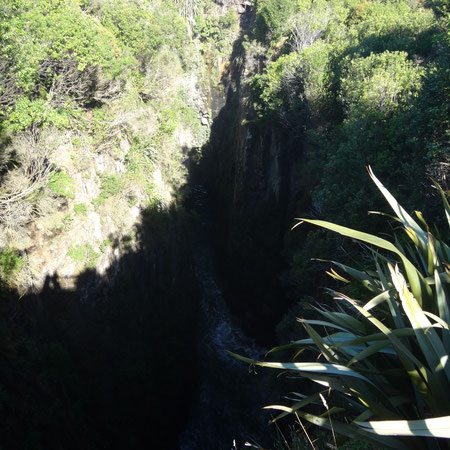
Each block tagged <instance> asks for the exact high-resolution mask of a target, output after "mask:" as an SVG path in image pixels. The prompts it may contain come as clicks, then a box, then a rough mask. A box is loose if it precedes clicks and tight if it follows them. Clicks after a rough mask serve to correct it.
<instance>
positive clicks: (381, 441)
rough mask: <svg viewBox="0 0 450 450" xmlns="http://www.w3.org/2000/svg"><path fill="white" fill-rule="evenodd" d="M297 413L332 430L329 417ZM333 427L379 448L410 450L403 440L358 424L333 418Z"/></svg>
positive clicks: (344, 434)
mask: <svg viewBox="0 0 450 450" xmlns="http://www.w3.org/2000/svg"><path fill="white" fill-rule="evenodd" d="M297 414H298V415H299V416H300V417H301V418H302V419H305V420H307V421H308V422H310V423H312V424H314V425H317V426H319V427H322V428H326V429H327V430H331V425H330V421H329V420H328V419H327V418H324V417H319V416H315V415H314V414H310V413H307V412H304V411H297ZM333 429H334V430H335V432H337V433H338V434H342V435H343V436H347V437H349V438H351V439H364V440H366V441H369V442H372V443H373V444H375V445H377V446H378V448H394V449H398V450H409V447H407V446H405V445H404V444H403V443H402V442H400V441H399V440H397V439H395V438H391V437H388V436H377V435H376V434H373V433H370V432H369V431H366V430H364V429H363V428H358V426H356V425H348V424H346V423H343V422H339V421H337V420H333Z"/></svg>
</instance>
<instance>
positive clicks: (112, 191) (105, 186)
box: [101, 175, 123, 199]
mask: <svg viewBox="0 0 450 450" xmlns="http://www.w3.org/2000/svg"><path fill="white" fill-rule="evenodd" d="M122 188H123V182H122V179H121V178H120V177H119V176H117V175H106V176H104V177H103V178H102V184H101V196H102V197H103V198H105V199H106V198H108V197H112V196H113V195H117V194H118V193H119V192H120V191H121V190H122Z"/></svg>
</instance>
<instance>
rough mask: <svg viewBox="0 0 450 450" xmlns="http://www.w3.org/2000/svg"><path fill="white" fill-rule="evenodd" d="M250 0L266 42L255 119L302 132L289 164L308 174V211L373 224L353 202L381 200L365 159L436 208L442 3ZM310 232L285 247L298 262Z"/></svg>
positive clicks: (441, 133)
mask: <svg viewBox="0 0 450 450" xmlns="http://www.w3.org/2000/svg"><path fill="white" fill-rule="evenodd" d="M256 4H257V6H256V8H257V17H256V24H255V36H256V39H257V40H259V41H260V42H263V43H264V44H265V45H266V46H267V47H268V52H269V58H268V62H267V65H266V68H265V69H264V71H263V73H261V74H260V75H257V76H255V77H254V78H253V80H252V88H253V97H252V98H253V102H254V105H255V108H256V111H257V114H258V121H259V122H260V123H261V124H262V125H264V124H267V123H268V122H269V121H277V122H278V123H280V124H281V125H282V126H283V127H285V128H286V129H287V130H288V133H289V134H290V135H300V136H303V142H304V144H303V148H304V159H303V168H302V169H301V170H300V172H299V176H300V178H303V179H304V180H307V182H306V183H305V187H306V188H308V186H313V189H312V192H311V197H310V198H311V199H310V203H311V209H312V212H313V214H314V215H315V216H319V217H324V218H326V219H327V220H332V221H336V222H338V223H342V224H346V225H348V226H359V227H361V226H362V227H365V228H366V229H368V230H372V231H374V228H373V227H374V226H375V227H377V226H380V223H376V222H375V223H374V221H373V220H372V221H369V220H367V219H366V218H365V217H364V215H362V214H361V211H363V210H367V209H378V208H382V204H380V203H379V201H378V200H376V195H375V191H374V190H373V188H372V187H371V185H370V183H369V182H368V180H367V177H366V176H365V166H367V165H371V166H372V167H373V168H374V171H375V172H376V173H377V174H378V175H379V176H380V178H382V179H383V180H384V182H385V183H387V184H389V185H390V186H393V190H394V193H395V195H396V196H397V197H398V198H399V201H401V202H402V203H403V204H404V205H405V206H406V207H407V209H412V208H418V209H420V210H421V211H422V212H423V213H424V214H425V215H426V216H427V215H428V217H432V216H435V217H439V214H438V210H439V200H438V196H436V195H432V193H431V191H432V190H431V189H430V188H429V185H430V183H429V182H428V181H427V176H432V177H434V178H435V179H436V180H437V181H438V182H441V183H442V182H443V181H444V180H445V174H446V173H448V154H449V153H448V145H449V125H450V123H449V117H450V114H449V110H448V100H449V95H450V93H449V85H450V79H449V70H448V67H449V63H450V61H449V57H450V56H449V55H450V53H449V44H450V41H449V32H448V30H449V22H448V20H449V16H448V10H447V9H446V8H447V7H446V6H445V5H446V3H445V2H434V3H432V4H430V5H424V4H423V3H420V2H408V1H358V0H355V1H352V0H349V1H344V0H336V1H334V0H333V1H320V0H316V1H308V0H305V1H294V0H289V1H277V0H259V1H258V2H257V3H256ZM400 180H401V181H400ZM343 205H345V208H343ZM318 236H323V234H321V233H319V234H318V233H317V232H312V233H311V236H310V237H309V238H307V239H306V242H305V241H302V243H301V244H300V245H301V246H302V247H303V249H306V250H305V251H300V253H299V254H297V255H294V256H293V258H294V261H299V263H298V264H297V268H298V269H299V270H300V269H301V265H302V264H303V261H304V260H305V256H306V254H307V253H308V252H309V257H310V255H311V252H316V254H315V256H322V255H320V254H317V252H319V253H320V252H322V251H323V250H324V249H323V248H319V246H318V244H317V243H314V241H317V237H318ZM331 245H332V244H330V245H329V246H331ZM329 250H330V249H329Z"/></svg>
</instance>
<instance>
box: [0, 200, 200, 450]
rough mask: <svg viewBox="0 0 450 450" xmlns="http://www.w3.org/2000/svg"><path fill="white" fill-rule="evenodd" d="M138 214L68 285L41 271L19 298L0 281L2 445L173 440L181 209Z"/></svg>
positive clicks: (184, 296)
mask: <svg viewBox="0 0 450 450" xmlns="http://www.w3.org/2000/svg"><path fill="white" fill-rule="evenodd" d="M140 219H141V220H140V223H139V224H138V225H136V226H135V230H134V236H133V238H132V239H128V241H127V239H122V240H118V239H116V240H114V239H112V247H116V249H119V248H120V252H119V254H120V256H119V257H117V258H116V260H115V261H114V263H113V264H112V265H111V266H110V267H109V269H107V271H106V273H104V274H99V273H97V272H96V271H95V270H93V269H88V270H85V271H83V272H82V273H81V274H80V275H79V276H78V277H77V279H76V280H75V287H74V288H73V289H64V288H62V287H61V285H63V283H62V281H64V280H61V279H60V278H59V277H58V275H57V274H54V275H49V276H47V278H46V280H45V285H44V287H43V289H42V290H41V291H40V292H36V293H33V294H28V295H25V296H23V297H21V298H19V295H18V294H17V292H15V291H14V290H11V289H7V288H6V287H3V289H2V290H1V297H2V298H1V302H0V342H1V343H0V412H1V416H2V423H1V424H0V449H2V450H3V449H5V450H10V449H11V450H13V449H30V450H31V449H33V450H39V449H46V450H52V449H55V450H56V449H58V450H59V449H64V450H65V449H74V450H75V449H76V450H79V449H81V448H83V449H93V450H97V449H115V448H117V449H124V448H127V449H148V448H167V449H171V448H178V433H179V432H180V431H181V430H182V429H183V428H184V427H185V425H186V419H187V418H186V416H185V414H184V412H183V410H185V409H186V408H187V406H188V405H189V404H190V401H191V399H192V395H193V391H194V389H195V382H196V376H197V375H196V361H195V358H194V357H193V356H192V355H193V354H194V353H195V346H196V344H195V342H196V316H197V287H196V284H195V278H194V274H193V265H192V260H191V256H190V249H189V246H188V240H187V239H186V229H185V220H184V217H183V212H181V211H178V210H176V209H175V208H172V209H171V210H169V211H167V210H160V209H157V208H153V209H149V210H147V211H144V212H143V213H142V215H141V218H140ZM80 239H82V237H81V236H80ZM110 251H114V248H112V249H110Z"/></svg>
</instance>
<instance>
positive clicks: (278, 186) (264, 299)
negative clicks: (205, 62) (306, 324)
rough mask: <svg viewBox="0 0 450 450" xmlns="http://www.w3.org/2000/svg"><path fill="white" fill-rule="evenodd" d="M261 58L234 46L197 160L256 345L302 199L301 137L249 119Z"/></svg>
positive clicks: (279, 303) (234, 297)
mask: <svg viewBox="0 0 450 450" xmlns="http://www.w3.org/2000/svg"><path fill="white" fill-rule="evenodd" d="M247 20H248V22H249V23H251V21H252V18H251V17H249V18H247ZM263 58H264V56H263V55H262V54H261V50H258V49H255V48H247V49H246V48H245V47H244V44H243V40H242V39H241V40H238V41H236V43H235V47H234V53H233V56H232V58H231V64H230V67H229V72H228V80H229V82H228V84H227V101H226V105H225V106H224V107H223V109H222V110H221V112H220V114H219V115H218V117H217V119H216V120H215V121H214V123H213V126H212V130H211V138H210V142H209V144H208V147H207V149H206V152H205V153H206V156H205V161H204V167H205V168H206V170H205V178H206V180H207V184H208V185H209V188H210V190H211V193H212V197H213V203H214V205H215V212H216V239H217V244H218V248H219V252H220V253H221V254H222V256H223V269H224V271H225V273H226V276H227V280H228V287H229V292H230V295H229V303H230V306H231V308H232V309H233V311H234V312H235V313H236V315H238V316H239V317H241V318H242V319H243V323H244V324H245V326H246V327H247V328H248V331H249V332H250V333H253V334H254V335H257V336H259V337H260V338H261V339H265V338H267V337H268V330H270V329H273V325H274V324H275V323H276V321H277V320H278V319H279V316H280V314H282V312H283V311H284V310H285V308H286V304H285V301H284V300H283V293H282V286H281V283H280V280H279V279H280V277H281V274H282V271H283V270H284V267H283V262H282V258H281V249H282V247H283V238H284V236H285V235H286V233H287V232H288V230H289V226H290V225H291V224H292V218H293V217H295V214H298V213H299V212H300V211H301V210H302V209H304V208H305V207H306V204H307V200H308V198H307V190H306V188H305V186H304V183H305V182H304V181H302V178H301V167H302V159H303V139H302V136H301V135H298V134H293V133H292V132H290V130H288V129H286V128H284V127H283V125H282V124H281V123H279V122H276V121H274V122H271V123H270V124H263V123H261V122H258V121H257V120H255V113H254V112H253V110H252V105H251V100H250V99H249V84H248V83H249V80H250V78H251V76H252V75H254V74H255V73H257V71H258V70H260V66H261V60H262V59H263ZM269 334H270V333H269Z"/></svg>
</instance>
